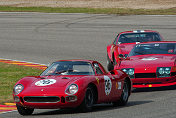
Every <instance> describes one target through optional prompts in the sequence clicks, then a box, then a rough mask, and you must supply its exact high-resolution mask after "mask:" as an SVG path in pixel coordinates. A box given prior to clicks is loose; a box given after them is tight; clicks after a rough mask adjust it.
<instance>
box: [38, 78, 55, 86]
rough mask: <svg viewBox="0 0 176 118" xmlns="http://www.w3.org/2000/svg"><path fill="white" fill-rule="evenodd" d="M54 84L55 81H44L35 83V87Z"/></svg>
mask: <svg viewBox="0 0 176 118" xmlns="http://www.w3.org/2000/svg"><path fill="white" fill-rule="evenodd" d="M54 83H56V80H55V79H44V80H40V81H38V82H36V83H35V85H36V86H47V85H51V84H54Z"/></svg>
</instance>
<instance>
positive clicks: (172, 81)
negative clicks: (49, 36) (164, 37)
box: [114, 41, 176, 88]
mask: <svg viewBox="0 0 176 118" xmlns="http://www.w3.org/2000/svg"><path fill="white" fill-rule="evenodd" d="M148 43H158V44H160V43H176V41H161V42H148ZM141 44H147V43H141ZM145 58H156V60H142V59H145ZM157 67H171V74H170V77H161V78H158V77H157V76H156V77H153V78H151V77H144V76H145V74H150V73H153V74H156V70H157ZM114 68H115V69H123V68H134V73H135V74H134V75H135V77H134V79H131V80H132V82H133V88H146V87H162V86H171V85H176V55H175V54H147V55H136V56H131V57H127V58H126V59H123V60H121V62H120V64H119V65H116V66H115V67H114ZM137 74H143V75H142V76H143V77H136V75H137Z"/></svg>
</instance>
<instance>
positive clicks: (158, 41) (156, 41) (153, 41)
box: [138, 41, 176, 44]
mask: <svg viewBox="0 0 176 118" xmlns="http://www.w3.org/2000/svg"><path fill="white" fill-rule="evenodd" d="M152 43H176V41H152V42H143V43H138V44H152Z"/></svg>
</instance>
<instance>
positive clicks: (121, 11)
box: [0, 6, 176, 15]
mask: <svg viewBox="0 0 176 118" xmlns="http://www.w3.org/2000/svg"><path fill="white" fill-rule="evenodd" d="M0 11H1V12H45V13H90V14H118V15H176V8H171V9H156V10H155V9H124V8H57V7H55V8H52V7H11V6H0Z"/></svg>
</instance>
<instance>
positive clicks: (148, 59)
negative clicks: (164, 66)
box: [141, 57, 158, 61]
mask: <svg viewBox="0 0 176 118" xmlns="http://www.w3.org/2000/svg"><path fill="white" fill-rule="evenodd" d="M157 59H158V58H155V57H149V58H143V59H141V60H144V61H145V60H146V61H152V60H157Z"/></svg>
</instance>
